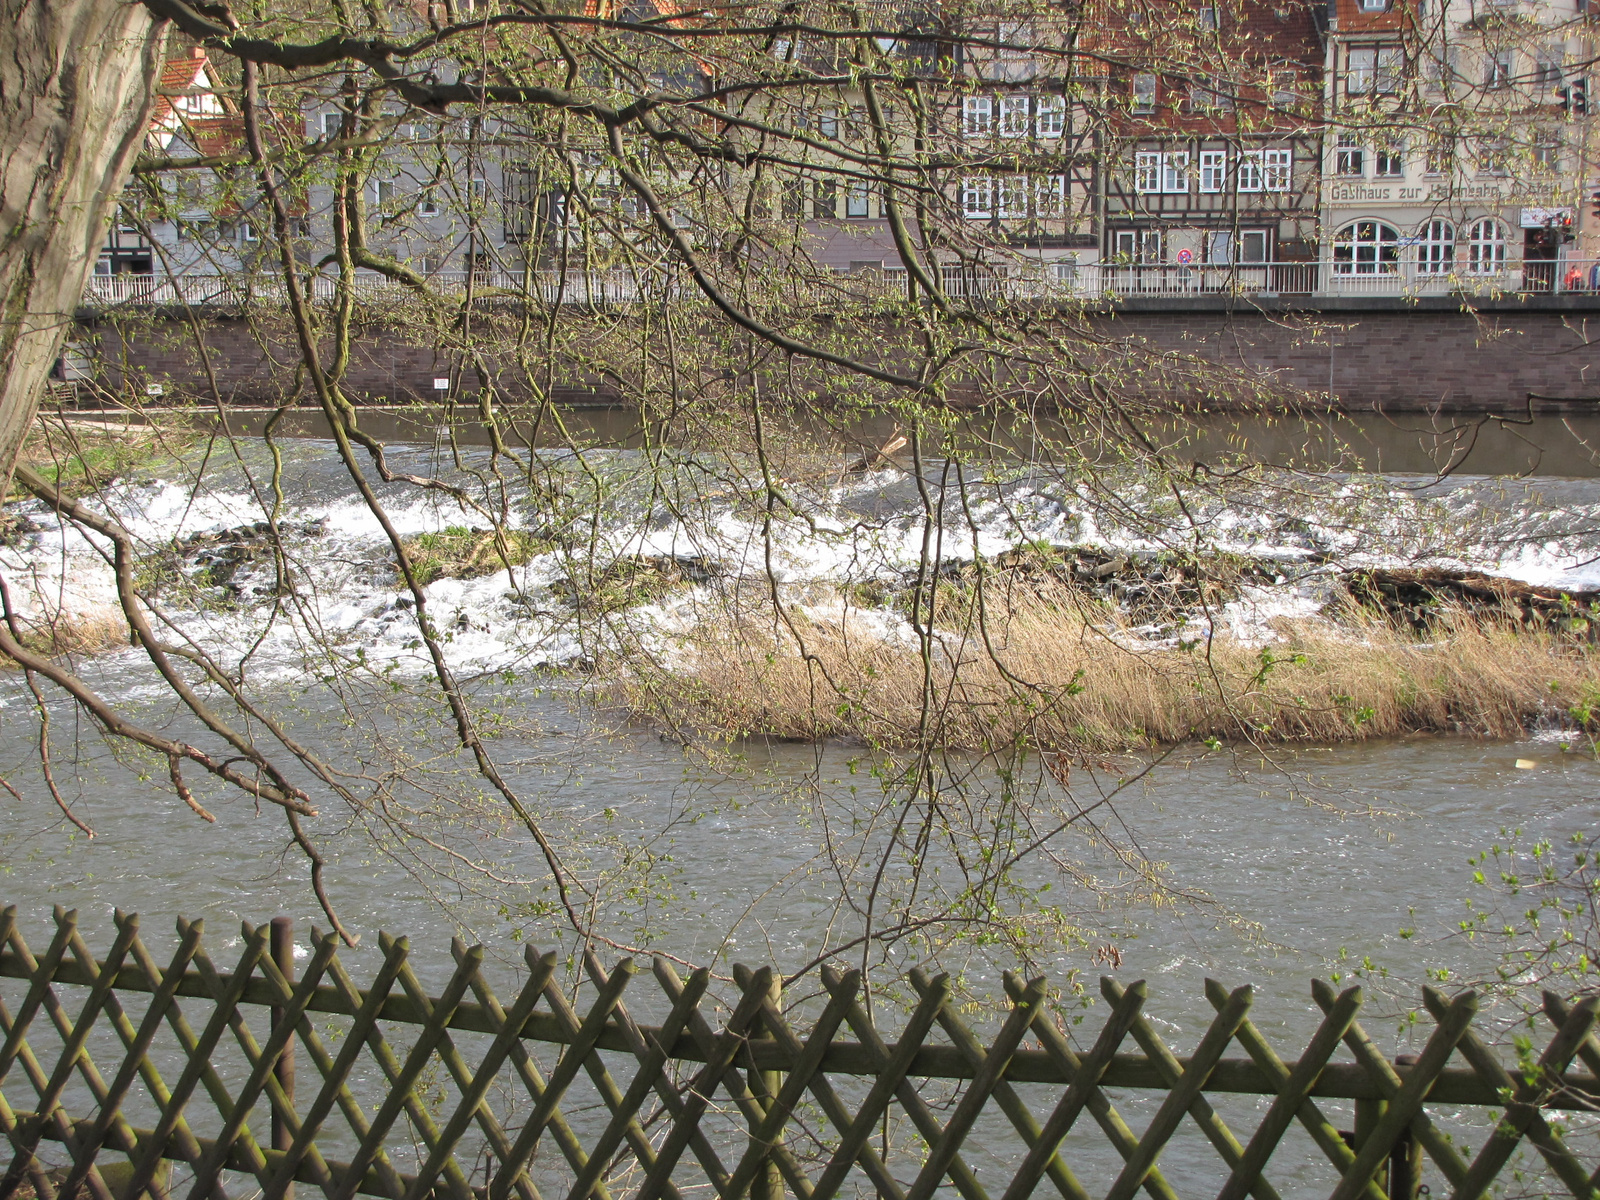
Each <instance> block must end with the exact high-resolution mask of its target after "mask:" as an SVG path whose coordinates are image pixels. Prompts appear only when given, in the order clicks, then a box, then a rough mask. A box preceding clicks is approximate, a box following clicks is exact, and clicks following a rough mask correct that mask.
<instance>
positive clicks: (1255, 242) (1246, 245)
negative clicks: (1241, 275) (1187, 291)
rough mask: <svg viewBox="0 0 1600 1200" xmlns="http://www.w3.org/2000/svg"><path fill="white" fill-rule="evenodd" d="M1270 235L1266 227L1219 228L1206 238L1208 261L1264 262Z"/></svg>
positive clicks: (1223, 262)
mask: <svg viewBox="0 0 1600 1200" xmlns="http://www.w3.org/2000/svg"><path fill="white" fill-rule="evenodd" d="M1267 244H1268V237H1267V231H1266V230H1265V229H1242V230H1240V231H1239V232H1238V233H1237V234H1235V233H1234V232H1233V231H1232V230H1219V231H1217V232H1215V233H1213V234H1212V235H1211V236H1210V237H1209V238H1208V239H1207V240H1206V261H1207V262H1211V263H1217V264H1219V265H1220V264H1228V263H1236V262H1237V263H1264V262H1266V261H1267Z"/></svg>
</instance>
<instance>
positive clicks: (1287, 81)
mask: <svg viewBox="0 0 1600 1200" xmlns="http://www.w3.org/2000/svg"><path fill="white" fill-rule="evenodd" d="M1298 84H1299V79H1298V78H1297V77H1296V75H1295V73H1294V72H1293V71H1275V72H1273V76H1272V103H1273V105H1274V106H1276V107H1278V108H1288V109H1293V108H1297V107H1298V106H1299V104H1300V91H1299V87H1298Z"/></svg>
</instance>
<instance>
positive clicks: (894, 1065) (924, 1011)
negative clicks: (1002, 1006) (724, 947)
mask: <svg viewBox="0 0 1600 1200" xmlns="http://www.w3.org/2000/svg"><path fill="white" fill-rule="evenodd" d="M859 987H860V976H859V974H858V973H857V972H854V971H851V972H849V973H847V974H845V975H842V976H840V977H839V978H838V980H837V981H836V982H834V983H831V984H830V985H829V988H828V990H829V993H830V994H831V996H832V998H833V999H835V1000H840V999H842V1000H843V1001H844V1003H843V1006H842V1007H843V1011H844V1016H845V1018H846V1019H849V1016H850V1013H851V1011H852V1010H853V1009H858V1008H859V1005H858V1004H857V1001H856V992H857V989H858V988H859ZM949 1001H950V976H948V975H938V976H936V977H935V978H934V979H933V980H931V981H930V983H929V986H928V990H927V992H926V993H924V994H923V996H922V998H921V999H920V1000H919V1001H918V1002H917V1007H916V1009H915V1010H914V1011H913V1012H912V1014H911V1020H910V1021H908V1022H907V1023H906V1027H905V1031H904V1032H903V1033H901V1035H900V1040H899V1041H898V1042H897V1043H896V1044H895V1048H894V1051H893V1053H890V1054H887V1055H885V1057H884V1061H883V1062H882V1063H881V1064H880V1065H879V1067H878V1069H877V1071H876V1072H875V1077H874V1079H873V1081H872V1087H871V1088H869V1089H868V1090H867V1094H866V1097H865V1098H864V1099H863V1100H862V1101H861V1107H860V1108H859V1109H858V1110H857V1111H856V1116H855V1120H854V1121H852V1122H851V1123H850V1125H849V1127H848V1128H847V1129H845V1130H844V1131H843V1133H842V1135H841V1137H840V1139H839V1144H838V1146H837V1147H836V1148H835V1149H834V1152H833V1155H832V1157H830V1158H829V1159H828V1164H827V1166H825V1167H823V1169H822V1174H821V1175H820V1176H818V1178H817V1186H816V1189H815V1190H814V1191H813V1192H812V1200H833V1195H834V1193H835V1192H837V1191H838V1190H839V1186H840V1185H841V1184H842V1183H844V1180H845V1177H846V1176H847V1175H848V1174H849V1173H850V1167H851V1165H852V1164H854V1163H855V1162H856V1161H858V1159H859V1158H860V1156H861V1154H862V1152H863V1151H866V1150H868V1149H869V1147H868V1145H867V1139H868V1138H870V1137H871V1136H872V1133H873V1130H874V1129H875V1128H876V1127H877V1124H878V1120H879V1118H880V1117H882V1116H883V1114H884V1113H885V1112H886V1111H888V1108H889V1105H890V1103H891V1102H892V1101H893V1100H894V1098H895V1093H896V1092H897V1091H898V1090H899V1088H900V1085H901V1084H902V1083H903V1082H904V1080H905V1077H906V1072H907V1071H908V1070H909V1069H910V1067H911V1060H912V1059H913V1058H915V1057H916V1054H917V1051H918V1050H920V1049H921V1048H922V1043H923V1042H924V1041H925V1040H926V1039H927V1036H928V1033H929V1031H930V1030H932V1029H933V1026H934V1022H936V1021H937V1020H938V1019H939V1010H940V1009H942V1008H943V1007H944V1006H945V1005H946V1004H947V1003H949ZM938 1132H941V1133H942V1132H943V1131H942V1130H939V1131H938ZM923 1137H924V1140H925V1141H927V1143H928V1144H929V1145H932V1144H933V1143H934V1142H935V1141H937V1140H938V1139H937V1133H936V1134H935V1135H934V1136H933V1137H929V1136H928V1135H927V1134H924V1135H923ZM868 1161H872V1162H875V1163H878V1164H879V1165H881V1160H878V1159H877V1156H876V1155H874V1156H873V1157H872V1159H869V1160H868ZM874 1183H875V1184H876V1186H877V1188H878V1192H879V1194H880V1195H881V1196H885V1197H891V1198H892V1200H900V1197H902V1196H903V1195H904V1194H905V1192H904V1189H903V1188H901V1186H900V1184H899V1183H898V1182H897V1181H896V1180H895V1179H894V1178H893V1177H890V1178H889V1179H888V1180H887V1181H885V1182H883V1183H877V1181H876V1180H874Z"/></svg>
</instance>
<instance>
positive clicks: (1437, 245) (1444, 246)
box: [1417, 218, 1456, 275]
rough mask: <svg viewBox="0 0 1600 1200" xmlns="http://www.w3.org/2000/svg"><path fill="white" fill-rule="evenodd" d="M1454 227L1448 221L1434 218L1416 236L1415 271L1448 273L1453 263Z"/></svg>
mask: <svg viewBox="0 0 1600 1200" xmlns="http://www.w3.org/2000/svg"><path fill="white" fill-rule="evenodd" d="M1455 257H1456V229H1455V226H1454V225H1452V224H1450V222H1449V221H1443V220H1439V219H1437V218H1436V219H1434V220H1432V221H1429V222H1428V223H1427V224H1426V225H1424V226H1423V227H1422V230H1421V233H1420V234H1419V235H1418V237H1417V272H1418V274H1421V275H1448V274H1449V273H1450V271H1451V270H1452V269H1453V267H1454V265H1455Z"/></svg>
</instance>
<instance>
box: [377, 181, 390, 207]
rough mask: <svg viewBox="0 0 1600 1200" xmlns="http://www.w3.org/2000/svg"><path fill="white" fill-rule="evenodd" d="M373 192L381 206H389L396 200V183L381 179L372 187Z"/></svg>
mask: <svg viewBox="0 0 1600 1200" xmlns="http://www.w3.org/2000/svg"><path fill="white" fill-rule="evenodd" d="M372 191H373V195H374V196H375V197H376V198H377V201H378V203H379V204H380V205H383V204H388V203H389V202H390V201H391V200H393V199H394V183H393V181H392V180H388V179H380V180H379V181H378V182H377V183H375V184H373V185H372Z"/></svg>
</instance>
